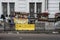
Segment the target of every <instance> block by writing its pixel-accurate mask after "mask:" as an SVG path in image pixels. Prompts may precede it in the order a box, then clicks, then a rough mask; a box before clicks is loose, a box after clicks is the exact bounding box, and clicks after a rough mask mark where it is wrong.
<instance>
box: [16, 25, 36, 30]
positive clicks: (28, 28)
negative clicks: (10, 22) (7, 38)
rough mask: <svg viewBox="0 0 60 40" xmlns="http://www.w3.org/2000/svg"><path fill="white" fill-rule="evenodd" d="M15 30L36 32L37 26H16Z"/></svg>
mask: <svg viewBox="0 0 60 40" xmlns="http://www.w3.org/2000/svg"><path fill="white" fill-rule="evenodd" d="M15 30H35V24H16V25H15Z"/></svg>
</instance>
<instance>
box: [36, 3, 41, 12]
mask: <svg viewBox="0 0 60 40" xmlns="http://www.w3.org/2000/svg"><path fill="white" fill-rule="evenodd" d="M41 7H42V3H36V13H41Z"/></svg>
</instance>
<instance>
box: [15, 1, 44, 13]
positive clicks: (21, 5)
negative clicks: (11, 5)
mask: <svg viewBox="0 0 60 40" xmlns="http://www.w3.org/2000/svg"><path fill="white" fill-rule="evenodd" d="M29 2H35V3H36V2H42V12H43V11H44V7H45V4H44V3H45V1H44V0H18V3H17V4H16V5H17V6H18V8H17V7H16V11H20V12H27V13H29ZM35 9H36V8H35ZM35 13H36V10H35Z"/></svg>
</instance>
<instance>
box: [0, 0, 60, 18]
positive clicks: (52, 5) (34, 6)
mask: <svg viewBox="0 0 60 40" xmlns="http://www.w3.org/2000/svg"><path fill="white" fill-rule="evenodd" d="M45 11H48V12H49V14H50V15H49V18H54V17H55V16H54V15H55V13H57V12H59V11H60V0H0V16H1V14H4V15H6V14H8V15H9V14H12V13H13V12H26V13H41V12H45Z"/></svg>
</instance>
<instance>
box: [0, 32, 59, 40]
mask: <svg viewBox="0 0 60 40" xmlns="http://www.w3.org/2000/svg"><path fill="white" fill-rule="evenodd" d="M0 40H60V34H27V33H26V34H24V33H23V34H22V33H21V34H3V33H0Z"/></svg>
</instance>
